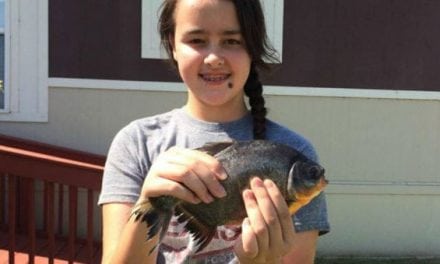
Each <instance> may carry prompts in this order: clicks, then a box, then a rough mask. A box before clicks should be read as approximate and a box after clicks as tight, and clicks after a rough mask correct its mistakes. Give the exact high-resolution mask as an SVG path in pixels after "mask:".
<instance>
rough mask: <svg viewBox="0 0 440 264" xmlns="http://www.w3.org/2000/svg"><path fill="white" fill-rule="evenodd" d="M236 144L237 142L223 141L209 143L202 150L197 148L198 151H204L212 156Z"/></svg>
mask: <svg viewBox="0 0 440 264" xmlns="http://www.w3.org/2000/svg"><path fill="white" fill-rule="evenodd" d="M234 143H236V141H223V142H208V143H206V144H205V145H203V146H202V147H200V148H196V150H200V151H203V152H205V153H207V154H209V155H211V156H214V155H215V154H217V153H219V152H220V151H222V150H224V149H226V148H228V147H230V146H231V145H232V144H234Z"/></svg>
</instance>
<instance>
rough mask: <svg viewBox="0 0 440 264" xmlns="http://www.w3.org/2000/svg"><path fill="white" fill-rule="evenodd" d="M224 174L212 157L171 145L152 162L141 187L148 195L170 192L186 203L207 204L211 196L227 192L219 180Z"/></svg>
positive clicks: (211, 198) (220, 195)
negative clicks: (199, 202)
mask: <svg viewBox="0 0 440 264" xmlns="http://www.w3.org/2000/svg"><path fill="white" fill-rule="evenodd" d="M226 177H227V174H226V172H225V171H224V169H223V167H222V166H221V164H220V163H219V162H218V161H217V160H216V159H215V158H214V157H212V156H209V155H207V154H205V153H203V152H200V151H196V150H189V149H180V148H171V149H169V150H168V151H166V152H164V153H162V154H161V155H160V156H159V157H158V158H157V160H156V161H155V162H154V164H153V166H152V167H151V169H150V171H149V174H148V176H147V178H146V180H145V181H146V182H148V184H147V183H145V184H144V189H147V190H146V192H148V196H159V195H172V196H175V197H177V198H180V199H183V200H185V201H188V202H194V203H195V202H197V201H200V200H201V201H203V202H205V203H210V202H212V201H213V200H214V197H218V198H221V197H224V196H225V195H226V192H225V190H224V188H223V186H222V185H221V184H220V182H219V180H223V179H226ZM153 181H154V182H153Z"/></svg>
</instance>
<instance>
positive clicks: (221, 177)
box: [219, 171, 228, 180]
mask: <svg viewBox="0 0 440 264" xmlns="http://www.w3.org/2000/svg"><path fill="white" fill-rule="evenodd" d="M219 176H220V180H226V179H227V178H228V174H226V172H224V171H223V172H221V173H220V174H219Z"/></svg>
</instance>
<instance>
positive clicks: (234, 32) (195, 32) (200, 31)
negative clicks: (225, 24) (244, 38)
mask: <svg viewBox="0 0 440 264" xmlns="http://www.w3.org/2000/svg"><path fill="white" fill-rule="evenodd" d="M184 34H185V35H201V34H206V30H203V29H192V30H188V31H187V32H185V33H184ZM221 34H222V35H227V36H229V35H241V31H240V30H235V29H232V30H225V31H223V32H222V33H221Z"/></svg>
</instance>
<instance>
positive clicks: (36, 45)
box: [0, 0, 48, 122]
mask: <svg viewBox="0 0 440 264" xmlns="http://www.w3.org/2000/svg"><path fill="white" fill-rule="evenodd" d="M4 85H5V86H6V85H7V87H8V88H7V89H5V91H6V92H5V98H4V99H5V100H4V101H5V108H4V109H2V110H1V111H0V121H14V122H47V121H48V0H36V1H30V2H29V1H26V3H25V0H5V83H4Z"/></svg>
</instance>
